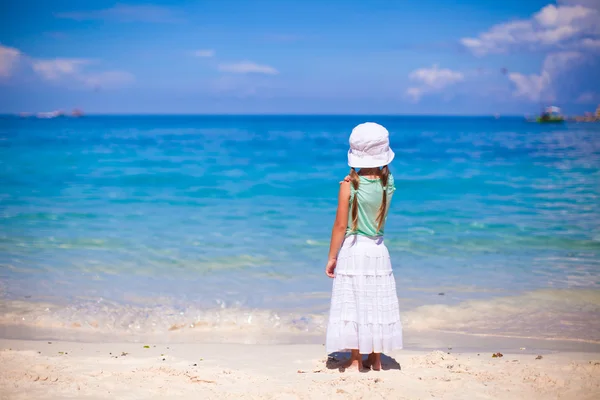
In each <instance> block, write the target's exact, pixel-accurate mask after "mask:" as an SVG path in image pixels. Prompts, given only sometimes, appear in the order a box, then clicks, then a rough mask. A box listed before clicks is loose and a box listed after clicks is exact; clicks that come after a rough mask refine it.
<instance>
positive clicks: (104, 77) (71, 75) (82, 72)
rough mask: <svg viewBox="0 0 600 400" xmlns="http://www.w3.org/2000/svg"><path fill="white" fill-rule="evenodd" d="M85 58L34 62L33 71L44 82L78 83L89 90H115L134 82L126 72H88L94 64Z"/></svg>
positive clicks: (32, 64) (132, 77) (131, 76)
mask: <svg viewBox="0 0 600 400" xmlns="http://www.w3.org/2000/svg"><path fill="white" fill-rule="evenodd" d="M93 63H94V62H93V61H92V60H88V59H83V58H55V59H51V60H33V61H32V63H31V66H32V68H33V70H34V71H35V72H36V73H37V74H38V75H39V76H40V77H41V78H42V79H44V80H46V81H50V82H54V83H65V84H69V83H76V84H79V85H83V86H84V87H89V88H100V87H101V88H104V89H114V88H118V87H122V86H126V85H128V84H130V83H132V82H133V81H134V76H133V75H132V74H130V73H129V72H125V71H100V72H93V71H88V70H86V67H87V66H89V65H91V64H93Z"/></svg>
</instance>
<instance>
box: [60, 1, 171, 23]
mask: <svg viewBox="0 0 600 400" xmlns="http://www.w3.org/2000/svg"><path fill="white" fill-rule="evenodd" d="M54 15H55V16H56V17H57V18H64V19H72V20H75V21H93V20H103V21H117V22H149V23H176V22H180V21H181V19H180V18H178V17H177V16H176V15H175V14H174V13H173V11H172V10H171V9H169V8H166V7H160V6H154V5H128V4H117V5H115V6H114V7H111V8H105V9H102V10H89V11H70V12H60V13H56V14H54Z"/></svg>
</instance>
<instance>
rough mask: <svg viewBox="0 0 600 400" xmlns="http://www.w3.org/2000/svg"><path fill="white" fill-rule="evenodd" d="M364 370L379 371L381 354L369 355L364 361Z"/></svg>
mask: <svg viewBox="0 0 600 400" xmlns="http://www.w3.org/2000/svg"><path fill="white" fill-rule="evenodd" d="M364 366H365V368H370V369H372V370H373V371H381V353H371V354H369V357H367V361H365V365H364Z"/></svg>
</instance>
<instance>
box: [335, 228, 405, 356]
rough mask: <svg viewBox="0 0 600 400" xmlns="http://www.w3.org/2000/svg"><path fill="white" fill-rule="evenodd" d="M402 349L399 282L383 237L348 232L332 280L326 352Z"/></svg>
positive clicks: (367, 352)
mask: <svg viewBox="0 0 600 400" xmlns="http://www.w3.org/2000/svg"><path fill="white" fill-rule="evenodd" d="M401 348H402V323H401V322H400V310H399V308H398V295H397V294H396V281H395V280H394V274H393V272H392V263H391V262H390V253H389V252H388V249H387V247H386V246H385V244H384V243H383V238H382V237H378V238H369V237H366V236H362V235H350V236H347V237H346V239H345V240H344V243H343V244H342V248H341V249H340V252H339V254H338V261H337V266H336V269H335V278H334V279H333V291H332V295H331V308H330V310H329V323H328V326H327V342H326V349H327V353H333V352H336V351H349V350H351V349H358V350H359V352H360V353H361V354H369V353H372V352H375V353H388V352H390V351H391V350H394V349H401Z"/></svg>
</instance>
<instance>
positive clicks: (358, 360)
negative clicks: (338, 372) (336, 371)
mask: <svg viewBox="0 0 600 400" xmlns="http://www.w3.org/2000/svg"><path fill="white" fill-rule="evenodd" d="M342 369H343V370H350V371H362V370H363V365H362V357H361V355H360V353H359V352H358V350H352V353H351V354H350V359H349V360H348V361H346V362H345V363H344V364H343V365H342Z"/></svg>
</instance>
